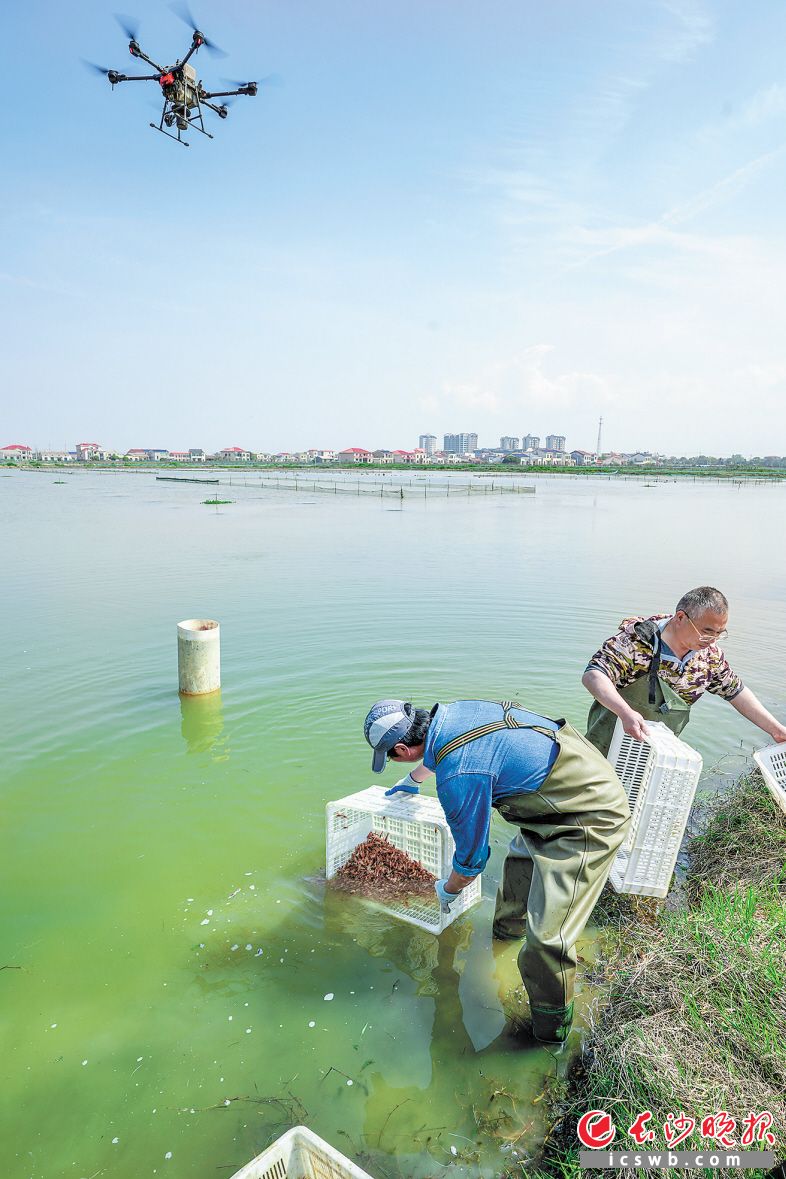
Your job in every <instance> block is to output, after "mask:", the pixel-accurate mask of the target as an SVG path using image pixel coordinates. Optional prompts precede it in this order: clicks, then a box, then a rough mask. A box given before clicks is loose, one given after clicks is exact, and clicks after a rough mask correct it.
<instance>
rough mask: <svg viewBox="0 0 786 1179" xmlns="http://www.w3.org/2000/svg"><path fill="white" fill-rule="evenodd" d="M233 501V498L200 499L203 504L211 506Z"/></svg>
mask: <svg viewBox="0 0 786 1179" xmlns="http://www.w3.org/2000/svg"><path fill="white" fill-rule="evenodd" d="M234 502H235V501H234V500H233V499H203V500H202V503H203V504H210V505H211V506H212V505H214V504H233V503H234Z"/></svg>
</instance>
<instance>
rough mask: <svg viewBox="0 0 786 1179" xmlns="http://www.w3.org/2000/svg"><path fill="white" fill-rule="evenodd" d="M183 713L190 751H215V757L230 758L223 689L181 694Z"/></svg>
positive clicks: (181, 712)
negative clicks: (222, 695)
mask: <svg viewBox="0 0 786 1179" xmlns="http://www.w3.org/2000/svg"><path fill="white" fill-rule="evenodd" d="M180 717H181V721H180V732H181V734H182V737H183V740H184V741H185V743H186V748H187V749H188V752H189V753H212V755H213V760H214V761H225V760H226V759H227V757H228V756H229V749H228V748H227V738H226V737H225V736H224V710H223V706H222V703H221V692H220V690H219V691H218V692H209V693H207V694H206V695H204V696H181V697H180Z"/></svg>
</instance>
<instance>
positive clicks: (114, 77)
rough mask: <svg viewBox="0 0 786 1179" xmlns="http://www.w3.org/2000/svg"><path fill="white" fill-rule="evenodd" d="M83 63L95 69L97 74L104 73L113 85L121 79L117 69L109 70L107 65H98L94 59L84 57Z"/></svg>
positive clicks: (88, 67)
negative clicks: (89, 59) (88, 59)
mask: <svg viewBox="0 0 786 1179" xmlns="http://www.w3.org/2000/svg"><path fill="white" fill-rule="evenodd" d="M82 64H83V65H84V66H85V67H86V68H87V69H89V70H94V71H95V72H96V73H97V74H103V75H104V77H105V78H109V81H110V82H111V83H112V85H113V86H114V85H115V83H116V82H119V81H120V74H119V73H118V72H117V70H108V69H106V67H105V66H100V65H96V63H95V62H94V61H87V59H86V58H84V57H83V58H82Z"/></svg>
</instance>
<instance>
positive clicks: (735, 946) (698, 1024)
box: [511, 775, 786, 1179]
mask: <svg viewBox="0 0 786 1179" xmlns="http://www.w3.org/2000/svg"><path fill="white" fill-rule="evenodd" d="M704 818H705V822H706V827H705V830H704V834H703V835H702V836H701V837H700V838H695V839H694V840H693V841H692V845H691V846H690V848H689V853H690V862H691V870H690V876H689V880H688V887H687V889H686V896H685V904H684V905H683V906H682V907H677V908H673V909H670V910H665V911H664V912H662V913H661V915H660V919H659V921H657V922H656V923H653V924H645V923H644V922H643V921H642V919H641V909H640V907H639V906H633V905H631V904H630V903H629V902H628V901H627V900H626V899H625V898H620V897H614V898H609V899H607V900H606V902H605V904H604V907H603V909H602V910H601V913H602V920H603V921H604V923H605V933H604V940H605V949H604V972H605V995H604V1002H605V1005H604V1006H603V1007H602V1010H601V1011H600V1012H599V1014H598V1017H597V1019H596V1022H595V1026H594V1027H593V1029H592V1030H591V1031H590V1033H589V1035H588V1039H587V1043H586V1045H585V1051H584V1053H583V1055H582V1058H581V1059H580V1060H579V1062H578V1063H577V1065H576V1066H575V1067H574V1069H573V1071H572V1072H571V1074H570V1075H569V1077H568V1080H567V1083H566V1084H565V1085H564V1086H563V1087H562V1089H561V1090H559V1091H555V1093H554V1094H553V1095H552V1131H551V1134H550V1136H549V1138H547V1141H546V1144H545V1148H544V1152H543V1157H542V1159H541V1160H540V1163H539V1166H538V1168H537V1169H536V1170H534V1171H533V1170H532V1169H531V1168H528V1170H527V1174H528V1175H533V1174H534V1175H535V1176H546V1175H553V1176H562V1177H565V1179H567V1177H568V1176H570V1177H571V1179H578V1176H579V1174H580V1170H579V1166H578V1142H577V1139H576V1134H575V1130H576V1123H577V1121H578V1119H579V1118H580V1117H581V1115H582V1114H583V1113H585V1112H586V1111H587V1110H589V1109H594V1108H599V1109H605V1110H607V1111H608V1112H609V1113H610V1114H611V1115H612V1119H613V1121H614V1123H615V1125H616V1126H617V1131H618V1133H617V1145H618V1147H619V1148H622V1144H623V1143H624V1144H625V1147H628V1146H633V1142H632V1140H631V1139H629V1138H628V1137H627V1135H626V1130H627V1128H628V1126H629V1125H630V1124H631V1123H632V1122H633V1120H634V1118H635V1116H636V1114H637V1113H639V1112H640V1111H642V1110H645V1109H649V1110H651V1111H652V1113H653V1122H652V1123H651V1125H652V1126H653V1127H654V1128H655V1130H656V1139H655V1141H654V1142H653V1143H652V1149H657V1148H661V1147H666V1145H667V1144H666V1142H665V1141H664V1139H663V1137H662V1132H661V1130H660V1126H661V1124H662V1123H663V1122H664V1121H665V1119H666V1116H667V1115H668V1114H669V1113H675V1112H677V1111H680V1110H682V1111H683V1112H684V1113H686V1114H689V1115H690V1116H693V1117H696V1120H697V1126H696V1130H695V1131H694V1133H693V1135H692V1136H691V1137H689V1138H688V1139H686V1140H685V1141H684V1142H682V1143H680V1145H679V1147H678V1149H680V1150H701V1149H703V1148H705V1147H710V1146H712V1145H713V1143H711V1142H710V1141H702V1139H701V1138H700V1137H699V1134H698V1130H699V1125H700V1121H701V1118H702V1117H703V1116H704V1115H706V1114H709V1113H713V1112H716V1111H719V1110H728V1111H729V1112H730V1113H731V1115H732V1116H733V1117H735V1118H736V1119H737V1124H738V1130H739V1129H740V1124H741V1120H742V1118H743V1117H744V1115H745V1114H747V1113H748V1112H749V1111H750V1110H756V1111H758V1112H761V1111H763V1110H768V1111H769V1112H770V1113H771V1114H772V1115H773V1118H774V1125H773V1127H772V1132H773V1133H774V1134H775V1137H776V1145H775V1146H769V1145H765V1144H755V1145H752V1146H751V1147H749V1148H748V1149H759V1150H764V1149H768V1150H774V1151H775V1154H776V1158H780V1159H782V1158H783V1157H784V1154H786V957H785V955H784V948H785V947H786V887H785V885H784V877H785V876H786V872H785V871H784V861H785V860H786V818H785V817H784V815H783V814H782V812H781V811H779V810H778V809H777V807H776V806H775V804H774V803H773V802H772V800H771V799H770V796H769V794H768V793H767V792H766V790H765V788H764V786H763V783H762V782H761V779H760V778H759V777H758V775H752V776H750V777H746V778H743V779H741V780H740V781H739V782H738V783H737V785H736V787H735V788H734V789H733V790H732V792H731V793H730V794H729V795H728V796H727V797H725V798H724V799H723V800H722V801H720V802H718V803H716V804H714V805H713V806H712V807H710V808H707V809H706V810H705V815H704ZM738 1147H739V1143H738ZM735 1149H736V1148H735ZM740 1149H742V1148H740ZM512 1173H515V1172H511V1174H512ZM631 1173H632V1172H629V1174H631ZM682 1173H683V1172H675V1174H682ZM705 1173H706V1174H707V1175H710V1174H711V1175H714V1176H723V1175H724V1174H728V1175H731V1174H736V1171H735V1172H731V1171H727V1172H724V1171H723V1170H716V1171H709V1170H708V1171H706V1172H705ZM597 1174H598V1175H601V1174H604V1173H603V1172H597ZM616 1174H617V1175H619V1174H620V1172H616ZM746 1174H747V1175H749V1176H751V1177H755V1176H757V1175H758V1176H759V1177H761V1176H763V1175H764V1172H762V1171H758V1172H757V1171H750V1172H746Z"/></svg>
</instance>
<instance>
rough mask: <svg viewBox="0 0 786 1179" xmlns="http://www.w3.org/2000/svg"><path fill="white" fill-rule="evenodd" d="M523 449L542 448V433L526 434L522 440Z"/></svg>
mask: <svg viewBox="0 0 786 1179" xmlns="http://www.w3.org/2000/svg"><path fill="white" fill-rule="evenodd" d="M521 449H522V450H540V435H539V434H525V435H524V437H523V438H522V440H521Z"/></svg>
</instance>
